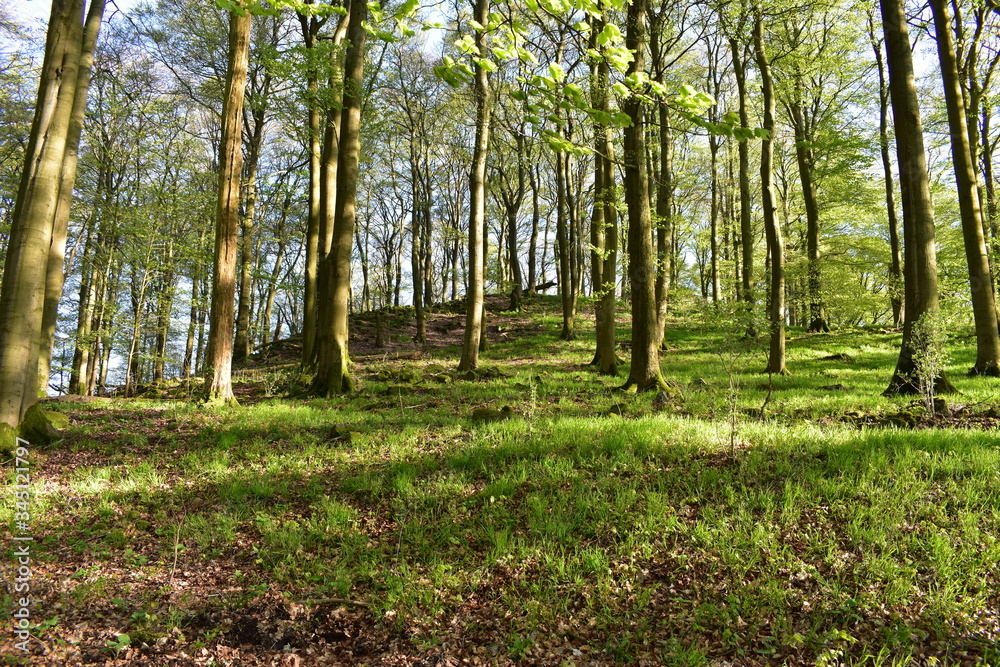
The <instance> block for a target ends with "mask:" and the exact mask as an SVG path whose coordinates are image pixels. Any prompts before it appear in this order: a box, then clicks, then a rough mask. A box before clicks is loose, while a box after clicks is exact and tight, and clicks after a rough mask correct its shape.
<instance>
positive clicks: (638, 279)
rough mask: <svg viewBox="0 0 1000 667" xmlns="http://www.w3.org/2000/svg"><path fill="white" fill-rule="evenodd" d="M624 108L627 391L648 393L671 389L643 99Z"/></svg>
mask: <svg viewBox="0 0 1000 667" xmlns="http://www.w3.org/2000/svg"><path fill="white" fill-rule="evenodd" d="M647 5H648V3H647V0H635V2H633V3H632V4H631V5H629V7H628V15H627V21H626V26H627V28H626V35H625V46H626V47H627V48H628V49H630V50H632V52H633V53H634V54H635V58H634V59H633V60H632V62H631V63H629V67H628V74H629V75H631V74H634V73H637V72H643V71H644V69H645V53H644V52H645V49H646V42H647V34H646V13H647ZM623 110H624V111H625V113H626V114H628V116H629V118H630V119H631V120H632V124H631V125H630V126H629V127H626V128H625V133H624V134H625V155H624V158H625V203H626V205H627V207H628V257H629V279H630V283H631V300H632V365H631V368H630V369H629V376H628V380H627V381H626V382H625V384H624V385H623V386H622V389H625V390H629V389H635V390H636V391H648V390H651V389H657V388H664V387H665V386H666V383H665V381H664V380H663V375H662V374H661V372H660V352H659V348H660V342H659V341H658V340H656V319H657V318H656V285H655V278H656V262H655V257H654V255H653V234H652V232H653V229H652V227H653V225H652V216H651V214H650V207H649V174H648V172H647V167H646V137H645V132H646V123H645V118H644V109H643V105H642V101H641V98H639V97H638V96H637V95H634V94H633V95H630V96H629V97H628V98H627V99H626V100H625V102H624V104H623Z"/></svg>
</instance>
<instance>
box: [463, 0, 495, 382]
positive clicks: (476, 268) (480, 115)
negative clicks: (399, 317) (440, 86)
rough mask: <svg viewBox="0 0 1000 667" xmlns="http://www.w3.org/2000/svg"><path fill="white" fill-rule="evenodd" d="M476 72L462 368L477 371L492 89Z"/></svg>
mask: <svg viewBox="0 0 1000 667" xmlns="http://www.w3.org/2000/svg"><path fill="white" fill-rule="evenodd" d="M489 5H490V3H489V0H475V5H474V11H473V14H474V16H475V19H476V21H478V22H479V23H480V24H482V25H484V26H485V25H486V24H487V22H488V21H489ZM475 42H476V48H477V49H478V50H479V52H480V53H485V52H486V34H485V31H482V30H480V31H476V36H475ZM473 67H474V72H475V83H474V92H475V97H476V138H475V143H474V145H473V152H472V169H471V170H470V172H469V287H468V290H466V315H465V337H464V341H463V348H462V359H461V361H460V362H459V364H458V368H459V370H463V371H470V370H475V369H476V368H477V367H478V366H479V341H480V338H481V336H482V331H481V329H482V326H483V304H484V301H483V297H484V291H485V279H484V264H485V260H486V255H485V254H484V253H483V237H484V236H485V235H486V155H487V151H488V149H489V138H490V88H489V78H488V76H487V72H486V70H485V69H483V67H482V66H480V65H479V64H478V63H475V64H474V65H473Z"/></svg>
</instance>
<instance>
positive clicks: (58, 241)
mask: <svg viewBox="0 0 1000 667" xmlns="http://www.w3.org/2000/svg"><path fill="white" fill-rule="evenodd" d="M104 5H105V0H94V1H93V2H91V5H90V9H89V10H88V12H87V20H86V22H85V24H84V26H83V35H82V39H83V42H82V45H81V49H80V65H79V69H78V70H77V82H76V93H75V96H74V98H73V110H72V115H71V116H70V121H69V127H68V128H67V132H66V153H65V155H64V156H63V168H62V173H61V179H60V183H59V198H58V200H57V201H56V209H55V213H54V216H53V221H52V241H51V244H50V246H49V259H48V268H47V272H46V273H47V275H46V280H45V305H44V307H43V311H42V332H41V333H42V337H41V341H40V345H41V347H40V350H39V355H38V395H39V396H45V395H46V394H47V393H48V392H47V389H48V384H49V372H50V371H49V369H50V368H51V365H52V346H53V344H54V342H55V335H56V321H57V319H58V313H59V299H60V298H61V297H62V291H63V282H64V281H65V279H66V276H65V273H64V271H63V260H64V258H65V256H66V238H67V226H68V223H69V212H70V206H71V205H72V203H73V187H74V186H75V184H76V163H77V154H78V150H79V147H80V135H81V134H82V131H83V122H84V118H85V116H86V112H87V91H88V90H89V89H90V74H91V70H92V68H93V65H94V48H95V46H96V45H97V34H98V32H99V31H100V28H101V19H102V17H103V15H104Z"/></svg>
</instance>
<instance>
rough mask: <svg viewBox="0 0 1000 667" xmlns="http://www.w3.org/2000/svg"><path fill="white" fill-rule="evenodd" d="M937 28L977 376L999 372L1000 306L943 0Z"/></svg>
mask: <svg viewBox="0 0 1000 667" xmlns="http://www.w3.org/2000/svg"><path fill="white" fill-rule="evenodd" d="M931 10H932V12H933V13H934V28H935V32H936V34H937V50H938V57H939V59H940V62H941V77H942V79H943V83H944V98H945V105H946V106H947V108H948V125H949V127H950V129H951V155H952V161H953V163H954V166H955V183H956V184H957V186H958V204H959V209H960V210H961V215H962V234H963V236H964V238H965V258H966V261H967V263H968V266H969V283H970V286H971V288H972V313H973V316H974V319H975V324H976V364H975V365H974V366H973V367H972V370H971V371H970V373H971V374H972V375H990V376H993V377H997V376H1000V368H998V366H997V362H998V360H1000V335H998V332H997V310H996V301H995V299H994V294H993V278H992V275H991V273H990V262H989V258H988V257H987V253H986V239H985V238H984V236H983V230H984V228H985V224H984V220H983V212H982V209H981V208H980V199H979V183H978V180H977V176H976V164H975V161H974V160H973V150H972V146H971V145H970V143H969V129H968V127H966V115H965V102H964V98H963V95H962V86H961V82H960V80H959V73H958V62H957V60H956V57H955V43H954V40H953V38H952V29H951V17H950V16H949V15H948V8H947V5H946V2H945V1H944V0H931Z"/></svg>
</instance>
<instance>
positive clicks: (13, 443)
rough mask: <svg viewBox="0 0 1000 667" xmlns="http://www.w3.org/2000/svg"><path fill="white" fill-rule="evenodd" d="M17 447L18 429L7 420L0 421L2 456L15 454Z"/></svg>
mask: <svg viewBox="0 0 1000 667" xmlns="http://www.w3.org/2000/svg"><path fill="white" fill-rule="evenodd" d="M16 449H17V429H16V428H14V427H13V426H11V425H10V424H7V423H6V422H0V456H3V457H5V458H6V457H8V456H13V455H14V450H16Z"/></svg>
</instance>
